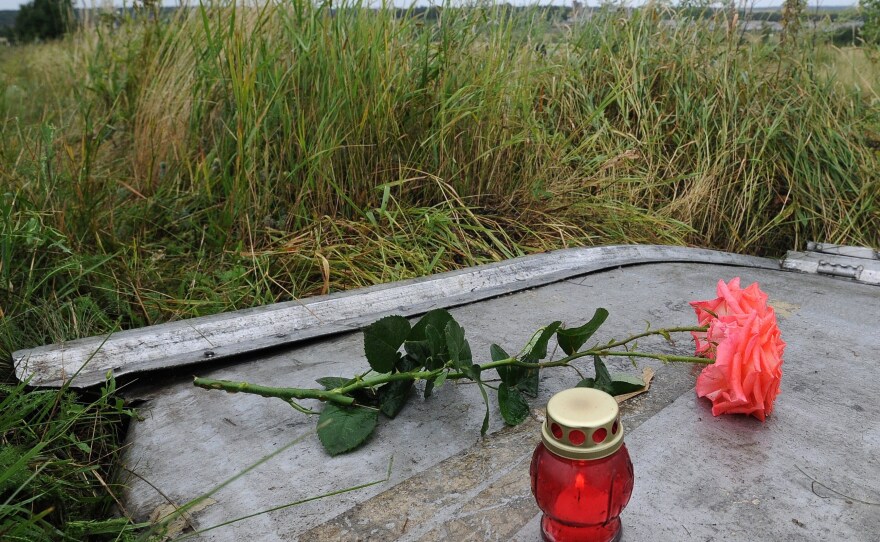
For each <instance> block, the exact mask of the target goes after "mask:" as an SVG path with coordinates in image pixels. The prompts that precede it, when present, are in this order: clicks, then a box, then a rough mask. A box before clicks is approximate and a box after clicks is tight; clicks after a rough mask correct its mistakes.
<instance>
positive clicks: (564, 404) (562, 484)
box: [529, 388, 633, 542]
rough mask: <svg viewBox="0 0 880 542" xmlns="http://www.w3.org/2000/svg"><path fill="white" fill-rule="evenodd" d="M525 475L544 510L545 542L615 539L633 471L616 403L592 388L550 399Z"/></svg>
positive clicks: (630, 485)
mask: <svg viewBox="0 0 880 542" xmlns="http://www.w3.org/2000/svg"><path fill="white" fill-rule="evenodd" d="M529 473H530V475H531V478H532V494H533V495H534V496H535V500H536V501H537V502H538V507H539V508H540V509H541V511H542V512H544V516H543V517H542V518H541V532H542V534H543V537H544V540H547V541H548V542H609V541H616V540H619V539H620V535H621V525H620V518H619V517H618V516H619V515H620V512H621V510H623V507H624V506H626V504H627V503H628V502H629V497H630V495H631V494H632V489H633V467H632V462H631V461H630V459H629V452H627V450H626V446H625V445H624V444H623V425H622V424H621V423H620V411H619V409H618V407H617V401H615V400H614V398H613V397H611V396H610V395H608V394H607V393H605V392H603V391H599V390H595V389H592V388H573V389H569V390H565V391H562V392H559V393H557V394H556V395H554V396H553V397H551V398H550V401H549V402H548V403H547V418H546V420H545V421H544V424H543V426H542V427H541V442H540V443H538V447H537V448H535V453H534V455H532V464H531V467H530V469H529Z"/></svg>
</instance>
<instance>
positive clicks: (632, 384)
mask: <svg viewBox="0 0 880 542" xmlns="http://www.w3.org/2000/svg"><path fill="white" fill-rule="evenodd" d="M644 387H645V381H644V380H642V379H641V378H639V377H637V376H633V375H628V374H623V373H615V374H613V375H611V392H610V393H611V395H623V394H624V393H632V392H634V391H639V390H640V389H642V388H644Z"/></svg>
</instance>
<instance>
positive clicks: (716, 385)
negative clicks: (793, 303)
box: [691, 277, 785, 421]
mask: <svg viewBox="0 0 880 542" xmlns="http://www.w3.org/2000/svg"><path fill="white" fill-rule="evenodd" d="M717 294H718V298H716V299H713V300H709V301H694V302H692V303H691V306H693V307H694V310H695V311H696V313H697V320H698V321H699V323H700V325H708V326H709V329H708V331H706V332H702V333H694V334H693V335H694V340H695V341H696V349H697V355H698V356H703V357H706V358H709V359H713V360H715V363H713V364H712V365H707V366H706V367H705V368H704V369H703V371H702V372H701V373H700V376H699V377H698V378H697V395H698V396H700V397H707V398H708V399H709V400H711V401H712V414H713V415H715V416H718V415H719V414H725V413H739V414H750V415H752V416H754V417H756V418H758V419H759V420H761V421H764V418H765V417H766V416H767V415H768V414H770V412H771V411H772V410H773V402H774V401H775V400H776V395H777V394H778V393H779V383H780V380H781V379H782V353H783V351H784V350H785V343H784V342H783V341H782V338H781V335H780V332H779V326H778V325H777V322H776V313H775V312H774V311H773V308H772V307H770V306H769V305H767V294H765V293H764V292H762V291H761V290H760V288H759V287H758V284H757V283H755V284H752V285H751V286H749V287H748V288H745V289H742V288H740V280H739V277H737V278H734V279H733V280H731V281H730V283H729V284H725V283H724V281H718V289H717Z"/></svg>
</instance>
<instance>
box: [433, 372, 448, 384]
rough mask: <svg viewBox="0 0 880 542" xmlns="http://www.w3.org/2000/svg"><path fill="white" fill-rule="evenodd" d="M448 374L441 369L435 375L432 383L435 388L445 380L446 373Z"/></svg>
mask: <svg viewBox="0 0 880 542" xmlns="http://www.w3.org/2000/svg"><path fill="white" fill-rule="evenodd" d="M447 374H449V372H448V371H443V372H442V373H440V374H439V375H437V379H436V380H434V382H433V384H434V387H435V388H440V387H441V386H442V385H443V383H444V382H446V375H447Z"/></svg>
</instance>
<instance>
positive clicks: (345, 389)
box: [193, 327, 713, 414]
mask: <svg viewBox="0 0 880 542" xmlns="http://www.w3.org/2000/svg"><path fill="white" fill-rule="evenodd" d="M688 331H697V332H699V331H706V328H705V327H673V328H666V329H655V330H649V331H645V332H644V333H639V334H637V335H633V336H631V337H628V338H626V339H624V340H622V341H616V342H611V343H608V344H606V345H603V346H601V347H597V348H591V349H590V350H585V351H583V352H576V353H574V354H572V355H570V356H566V357H564V358H562V359H559V360H556V361H545V362H542V363H527V362H524V361H520V360H518V359H516V358H507V359H502V360H498V361H492V362H489V363H485V364H483V365H480V372H483V371H488V370H490V369H497V368H499V367H508V366H509V367H524V368H527V369H546V368H549V367H566V366H572V365H571V362H572V361H574V360H576V359H579V358H583V357H587V356H626V357H632V358H651V359H657V360H660V361H662V362H664V363H671V362H685V363H700V364H703V365H708V364H711V363H712V362H713V361H712V360H710V359H706V358H699V357H695V356H675V355H671V354H651V353H648V352H636V351H615V350H610V348H614V347H616V346H623V345H626V344H628V343H630V342H632V341H634V340H636V339H639V338H641V337H647V336H650V335H663V336H664V337H665V336H668V335H669V334H670V333H682V332H688ZM572 367H573V366H572ZM448 369H449V367H448V366H447V367H441V368H439V369H434V370H431V371H411V372H405V373H391V374H376V375H374V376H371V377H366V378H365V376H366V375H367V374H369V373H370V371H367V372H366V373H364V374H363V375H360V376H358V377H356V378H355V381H354V382H352V383H351V384H348V385H347V386H342V387H340V388H336V389H332V390H317V389H308V388H274V387H270V386H260V385H257V384H250V383H248V382H232V381H229V380H213V379H210V378H196V379H195V381H194V382H193V383H194V384H195V385H196V386H199V387H200V388H205V389H209V390H223V391H226V392H229V393H238V392H242V393H253V394H256V395H261V396H263V397H277V398H279V399H283V400H285V401H287V402H288V403H290V404H291V405H292V406H293V407H294V408H296V409H297V410H299V411H300V412H305V413H311V414H314V413H315V412H313V411H310V410H308V409H306V408H304V407H302V406H300V405H298V404H296V403H295V402H294V399H317V400H318V401H325V402H330V403H336V404H338V405H342V406H351V405H353V404H355V400H354V398H352V397H350V396H349V395H348V394H350V393H351V392H354V391H357V390H362V389H369V388H375V387H377V386H381V385H382V384H387V383H388V382H396V381H400V380H429V379H431V378H435V377H437V376H439V375H440V373H441V372H443V371H445V370H448ZM462 378H470V376H469V375H468V374H466V373H464V372H457V371H456V372H452V371H450V372H449V373H448V374H447V375H446V379H447V380H459V379H462Z"/></svg>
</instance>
